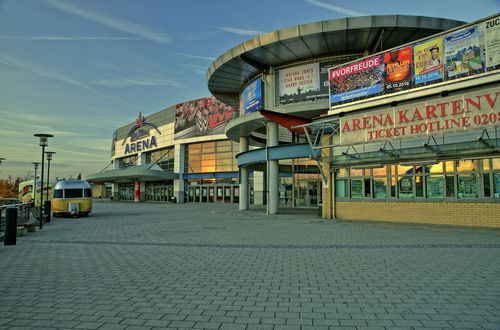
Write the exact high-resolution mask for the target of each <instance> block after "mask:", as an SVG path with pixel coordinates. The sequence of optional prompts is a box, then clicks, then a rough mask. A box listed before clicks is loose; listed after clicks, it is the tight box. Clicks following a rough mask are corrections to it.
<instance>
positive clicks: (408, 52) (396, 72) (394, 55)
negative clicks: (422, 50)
mask: <svg viewBox="0 0 500 330" xmlns="http://www.w3.org/2000/svg"><path fill="white" fill-rule="evenodd" d="M384 63H385V92H386V93H393V92H397V91H402V90H405V89H409V88H411V67H412V48H411V47H407V48H402V49H396V50H393V51H391V52H387V53H385V54H384Z"/></svg>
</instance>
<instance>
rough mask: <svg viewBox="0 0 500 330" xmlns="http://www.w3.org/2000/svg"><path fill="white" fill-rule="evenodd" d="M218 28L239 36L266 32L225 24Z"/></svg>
mask: <svg viewBox="0 0 500 330" xmlns="http://www.w3.org/2000/svg"><path fill="white" fill-rule="evenodd" d="M219 29H221V30H222V31H226V32H229V33H233V34H237V35H240V36H258V35H261V34H264V33H266V32H262V31H256V30H244V29H236V28H230V27H227V26H223V27H220V28H219Z"/></svg>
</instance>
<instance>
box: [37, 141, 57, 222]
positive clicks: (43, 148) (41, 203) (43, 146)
mask: <svg viewBox="0 0 500 330" xmlns="http://www.w3.org/2000/svg"><path fill="white" fill-rule="evenodd" d="M33 136H36V137H38V138H40V147H42V175H41V178H40V183H41V185H42V193H41V194H40V218H39V228H40V229H42V228H43V165H44V162H45V147H46V146H48V145H49V138H50V137H53V136H54V135H52V134H33Z"/></svg>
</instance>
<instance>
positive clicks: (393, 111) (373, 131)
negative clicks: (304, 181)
mask: <svg viewBox="0 0 500 330" xmlns="http://www.w3.org/2000/svg"><path fill="white" fill-rule="evenodd" d="M499 94H500V88H492V89H488V90H484V91H478V92H474V93H468V94H464V95H457V96H453V97H448V98H438V99H435V100H431V101H427V102H419V103H413V104H410V105H407V106H404V107H396V108H390V109H385V110H380V111H371V112H365V113H362V114H353V115H346V116H344V117H341V118H340V144H341V145H347V144H358V143H370V142H380V141H387V140H399V139H409V138H415V137H418V136H426V135H436V134H443V133H448V132H456V131H463V130H472V129H483V128H488V127H496V126H500V96H499Z"/></svg>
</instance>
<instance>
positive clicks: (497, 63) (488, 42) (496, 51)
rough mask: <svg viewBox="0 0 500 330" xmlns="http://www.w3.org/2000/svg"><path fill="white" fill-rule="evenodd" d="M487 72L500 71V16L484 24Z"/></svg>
mask: <svg viewBox="0 0 500 330" xmlns="http://www.w3.org/2000/svg"><path fill="white" fill-rule="evenodd" d="M483 29H484V40H485V45H484V48H485V60H486V70H487V71H493V70H497V69H500V16H497V17H495V18H492V19H489V20H487V21H486V22H484V23H483Z"/></svg>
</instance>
